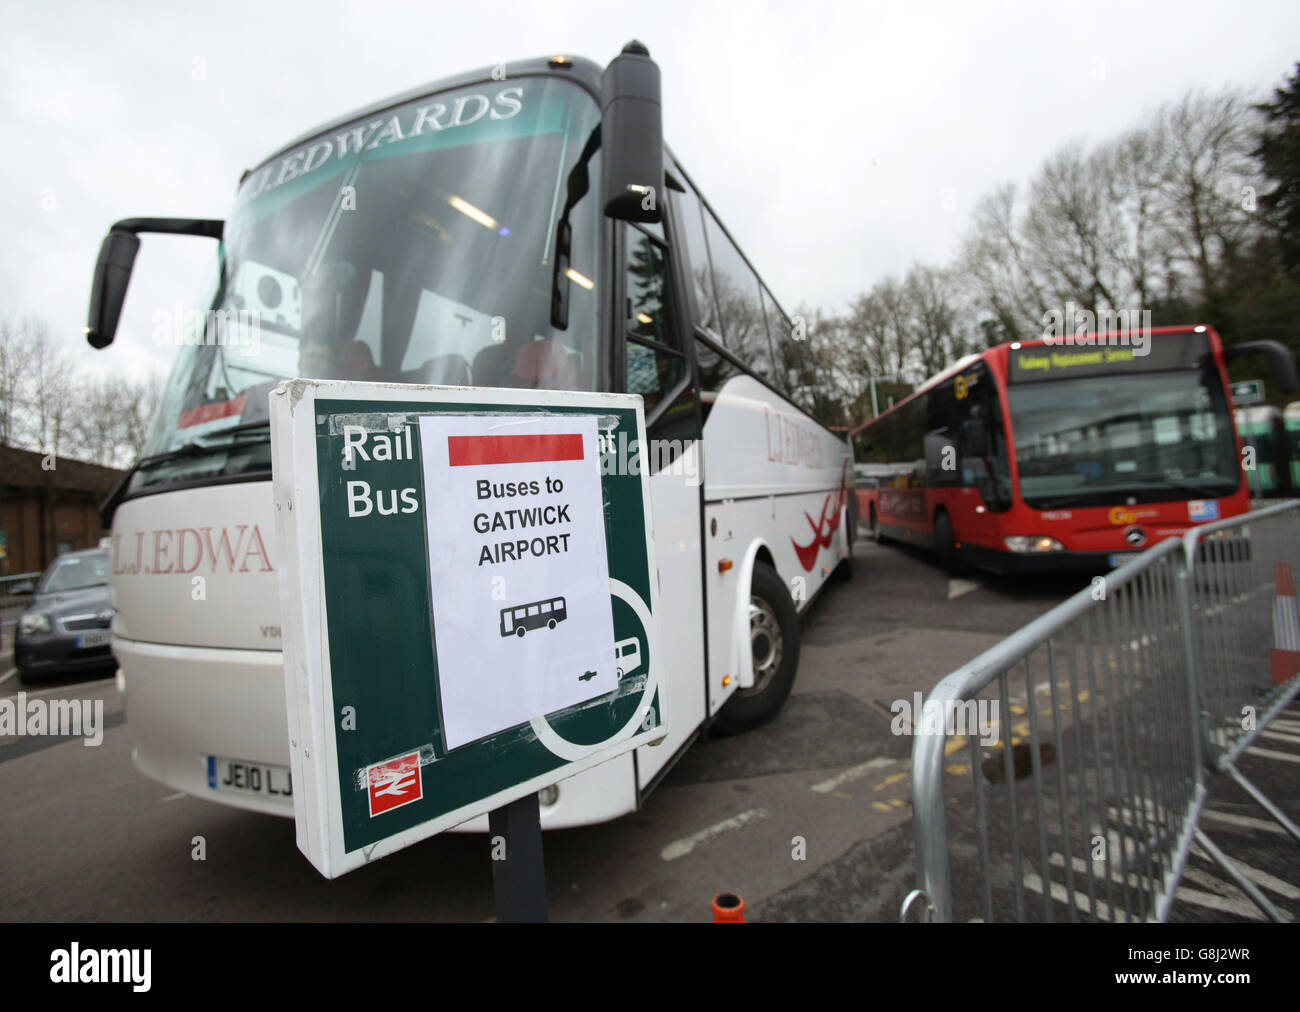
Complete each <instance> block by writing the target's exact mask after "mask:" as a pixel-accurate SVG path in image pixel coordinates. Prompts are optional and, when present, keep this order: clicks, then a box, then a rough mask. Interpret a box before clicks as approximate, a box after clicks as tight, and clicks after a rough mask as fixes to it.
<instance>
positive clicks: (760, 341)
mask: <svg viewBox="0 0 1300 1012" xmlns="http://www.w3.org/2000/svg"><path fill="white" fill-rule="evenodd" d="M704 232H705V235H706V236H707V237H708V241H709V259H710V261H711V262H712V264H713V293H714V296H715V297H716V298H717V300H718V315H719V318H720V320H721V323H722V345H723V347H724V348H726V349H727V351H729V352H731V353H732V354H733V355H735V356H736V358H738V359H740V361H741V362H743V363H744V364H745V365H747V366H749V368H750V369H752V370H753V371H754V372H755V373H756V374H757V375H759V376H761V377H762V378H763V379H765V380H768V381H770V380H771V378H772V346H771V344H770V343H769V342H768V337H767V319H766V316H765V314H764V312H763V301H762V294H761V291H760V289H759V283H758V275H756V274H755V273H754V271H753V270H752V269H751V268H750V266H749V264H747V263H746V262H745V258H744V257H743V256H742V255H741V253H740V251H739V250H738V249H736V247H735V245H734V244H733V243H732V241H731V239H729V238H728V237H727V234H726V233H725V232H724V231H723V230H722V226H721V225H719V224H718V221H717V219H716V218H714V217H713V215H712V214H710V213H709V211H708V210H707V209H705V211H704Z"/></svg>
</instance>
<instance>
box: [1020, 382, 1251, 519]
mask: <svg viewBox="0 0 1300 1012" xmlns="http://www.w3.org/2000/svg"><path fill="white" fill-rule="evenodd" d="M1007 395H1008V405H1009V408H1010V412H1011V424H1012V428H1013V430H1014V432H1015V445H1016V461H1017V464H1018V466H1019V472H1020V492H1021V497H1022V498H1023V499H1024V501H1025V503H1026V504H1027V505H1029V506H1033V507H1036V508H1038V509H1057V508H1060V507H1063V506H1089V505H1094V506H1095V505H1107V504H1113V503H1122V502H1124V501H1126V500H1130V499H1131V500H1132V501H1134V502H1159V501H1165V500H1169V499H1181V498H1204V499H1211V498H1216V497H1220V496H1226V495H1231V494H1232V493H1233V492H1234V491H1235V490H1236V488H1237V485H1238V482H1239V480H1240V479H1239V476H1238V471H1237V460H1236V446H1235V442H1234V440H1233V429H1232V419H1231V418H1230V417H1229V415H1228V408H1227V403H1226V400H1225V399H1224V396H1223V390H1222V385H1221V384H1220V383H1219V382H1218V374H1217V373H1216V372H1214V371H1213V370H1190V369H1183V370H1178V371H1176V372H1156V373H1150V372H1142V373H1136V372H1126V373H1122V374H1119V375H1115V374H1112V375H1107V376H1105V377H1104V378H1103V377H1099V376H1091V377H1087V378H1076V379H1064V380H1058V381H1055V382H1047V383H1032V384H1030V383H1019V384H1008V387H1007Z"/></svg>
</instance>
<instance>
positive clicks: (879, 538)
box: [871, 502, 889, 545]
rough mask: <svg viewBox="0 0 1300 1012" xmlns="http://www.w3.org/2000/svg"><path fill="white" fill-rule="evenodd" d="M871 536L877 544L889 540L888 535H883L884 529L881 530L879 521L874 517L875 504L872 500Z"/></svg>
mask: <svg viewBox="0 0 1300 1012" xmlns="http://www.w3.org/2000/svg"><path fill="white" fill-rule="evenodd" d="M871 536H872V537H874V539H875V541H876V544H878V545H883V544H885V541H888V540H889V539H888V537H885V535H884V531H881V529H880V522H879V520H878V519H876V505H875V503H874V502H872V503H871Z"/></svg>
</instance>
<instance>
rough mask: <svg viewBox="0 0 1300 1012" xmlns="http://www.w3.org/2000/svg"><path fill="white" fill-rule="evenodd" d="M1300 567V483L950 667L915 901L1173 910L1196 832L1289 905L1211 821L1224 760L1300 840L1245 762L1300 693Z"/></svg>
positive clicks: (1209, 849) (963, 909) (910, 905)
mask: <svg viewBox="0 0 1300 1012" xmlns="http://www.w3.org/2000/svg"><path fill="white" fill-rule="evenodd" d="M1297 571H1300V501H1296V502H1289V503H1283V504H1281V505H1278V506H1275V507H1272V508H1269V509H1265V510H1261V511H1259V512H1256V513H1251V514H1247V515H1246V516H1242V517H1236V518H1233V519H1231V520H1226V521H1221V522H1218V523H1213V524H1207V525H1204V526H1201V527H1197V528H1195V529H1193V530H1191V531H1189V532H1188V533H1187V535H1186V536H1185V537H1184V538H1182V539H1177V538H1173V539H1169V540H1166V541H1163V542H1161V543H1159V544H1157V545H1156V546H1154V547H1152V548H1151V549H1149V550H1147V551H1146V552H1144V553H1142V554H1141V555H1140V556H1138V557H1137V558H1136V559H1133V560H1132V561H1130V562H1128V563H1127V564H1125V565H1123V566H1121V567H1119V568H1118V569H1116V570H1114V571H1113V572H1111V573H1108V574H1106V575H1105V576H1104V577H1097V578H1095V579H1094V581H1093V583H1092V585H1091V586H1089V587H1085V588H1084V589H1083V590H1081V591H1079V592H1078V593H1077V594H1075V595H1074V596H1073V597H1071V598H1069V599H1068V600H1066V601H1065V602H1064V603H1062V604H1061V605H1059V606H1058V607H1056V608H1054V609H1053V610H1051V611H1050V612H1048V613H1047V614H1045V615H1043V616H1041V617H1040V618H1038V619H1036V620H1035V621H1033V622H1031V623H1030V624H1028V625H1027V626H1025V627H1024V628H1022V629H1020V630H1019V631H1018V632H1016V633H1014V634H1013V635H1012V636H1010V637H1008V638H1007V639H1006V640H1004V641H1002V642H1001V643H999V644H998V645H996V646H995V647H993V648H992V649H990V650H987V651H985V652H984V653H983V654H981V655H980V656H979V657H977V658H975V659H974V660H972V661H970V662H969V663H968V664H965V665H963V666H962V667H961V668H959V669H957V670H956V671H954V672H953V673H952V674H950V675H948V676H947V677H946V678H944V679H943V680H942V681H941V682H940V683H939V684H938V685H937V686H935V688H934V690H933V691H932V692H931V693H930V695H929V698H928V699H927V700H926V701H925V704H924V713H925V720H926V721H927V723H926V725H925V727H923V728H921V729H920V730H921V731H923V732H927V733H918V734H917V735H916V739H915V742H914V745H913V750H912V809H913V823H914V830H915V836H916V865H917V876H918V880H919V887H918V888H917V889H914V890H913V891H912V892H911V893H910V894H909V895H908V897H907V898H906V899H905V900H904V902H903V907H902V911H901V917H902V919H903V920H910V919H917V917H918V913H917V912H918V910H919V911H920V914H919V917H920V918H921V919H927V920H937V921H954V920H984V921H994V920H1017V921H1026V920H1041V921H1053V920H1069V921H1079V920H1084V921H1117V920H1124V921H1133V920H1144V921H1145V920H1165V919H1167V917H1168V915H1169V911H1170V908H1171V907H1172V905H1173V896H1174V890H1175V889H1176V888H1177V885H1178V880H1179V877H1180V876H1181V874H1182V869H1183V866H1184V864H1185V862H1186V860H1187V855H1188V852H1189V851H1190V850H1191V847H1192V845H1193V843H1194V842H1195V843H1196V844H1198V845H1199V846H1200V847H1201V848H1202V849H1203V850H1204V851H1205V852H1206V853H1208V854H1209V855H1210V856H1211V858H1212V859H1213V860H1215V861H1216V862H1217V863H1218V864H1219V865H1220V866H1221V867H1223V869H1224V870H1225V871H1226V872H1227V873H1228V874H1229V875H1230V876H1231V877H1232V878H1233V880H1234V881H1235V882H1236V883H1237V884H1238V885H1239V886H1240V887H1241V888H1242V890H1243V891H1244V892H1246V893H1247V895H1249V896H1250V897H1251V899H1252V900H1254V901H1255V903H1256V904H1257V905H1259V906H1260V908H1261V909H1262V910H1264V911H1265V913H1266V914H1267V915H1268V916H1269V917H1270V918H1272V919H1275V920H1282V919H1284V918H1283V915H1282V914H1281V913H1280V912H1279V911H1278V910H1277V909H1276V908H1275V907H1274V906H1273V905H1272V904H1271V903H1270V902H1269V901H1268V899H1267V898H1266V897H1264V896H1263V894H1262V893H1261V892H1260V891H1259V890H1258V889H1257V888H1256V887H1255V885H1254V884H1253V883H1252V882H1250V881H1249V880H1248V879H1247V878H1246V877H1245V876H1244V875H1242V874H1241V873H1240V871H1238V869H1236V867H1235V866H1233V865H1232V863H1231V861H1230V860H1229V859H1228V858H1227V857H1226V856H1225V855H1224V854H1223V853H1222V852H1221V851H1220V850H1219V849H1218V848H1217V847H1215V845H1214V844H1213V842H1212V841H1210V840H1209V839H1208V837H1206V836H1205V834H1204V833H1203V832H1202V831H1201V830H1199V829H1198V828H1197V821H1198V817H1199V814H1200V809H1201V806H1202V804H1203V803H1204V799H1205V795H1206V780H1207V774H1208V773H1210V772H1218V771H1221V772H1223V773H1226V774H1228V775H1230V776H1232V777H1233V778H1234V779H1235V780H1236V781H1237V782H1238V783H1240V784H1241V785H1242V786H1243V788H1244V789H1246V790H1247V791H1248V792H1249V793H1250V794H1251V795H1252V797H1254V798H1255V799H1256V800H1257V801H1259V803H1260V804H1261V806H1262V807H1264V808H1265V810H1266V811H1268V812H1269V813H1270V814H1271V815H1272V816H1273V817H1274V818H1275V819H1277V820H1278V821H1279V822H1280V823H1281V824H1282V825H1283V826H1284V827H1285V828H1286V829H1287V830H1288V831H1289V832H1290V833H1292V835H1293V836H1296V839H1297V840H1300V831H1297V829H1296V827H1295V826H1294V824H1292V823H1291V822H1290V820H1288V819H1287V818H1286V816H1285V815H1284V814H1283V813H1282V812H1281V811H1280V810H1278V809H1277V807H1276V806H1275V805H1273V804H1272V803H1271V802H1270V801H1269V800H1268V799H1267V798H1266V797H1265V796H1264V795H1263V794H1262V793H1261V792H1259V791H1258V790H1257V789H1256V788H1255V787H1254V785H1252V784H1250V783H1249V782H1248V781H1246V779H1245V778H1244V777H1242V776H1241V774H1240V773H1239V772H1238V771H1237V770H1236V768H1235V767H1234V766H1233V762H1234V760H1235V759H1236V758H1237V757H1238V756H1239V755H1240V754H1241V752H1242V751H1243V750H1244V749H1245V748H1247V747H1248V746H1249V745H1250V743H1251V742H1252V741H1253V740H1254V738H1255V737H1256V736H1257V735H1258V733H1259V732H1260V731H1262V730H1263V729H1264V728H1265V727H1267V725H1268V723H1269V721H1271V720H1272V719H1273V717H1274V716H1275V715H1276V714H1277V713H1278V712H1279V711H1280V710H1281V709H1282V708H1283V707H1285V706H1286V705H1287V704H1288V703H1289V702H1290V700H1292V699H1293V698H1295V696H1296V694H1297V692H1300V677H1297V673H1300V614H1298V613H1297V611H1296V607H1295V604H1296V599H1295V597H1294V581H1293V578H1292V576H1291V574H1292V572H1297ZM1288 594H1289V595H1291V596H1289V597H1288V596H1287V595H1288ZM1275 644H1276V645H1275ZM945 773H947V774H948V776H947V778H946V779H945ZM945 790H947V791H948V793H947V795H945ZM950 815H951V816H952V822H951V825H950V823H949V816H950ZM954 868H955V869H957V874H956V876H954V874H953V869H954Z"/></svg>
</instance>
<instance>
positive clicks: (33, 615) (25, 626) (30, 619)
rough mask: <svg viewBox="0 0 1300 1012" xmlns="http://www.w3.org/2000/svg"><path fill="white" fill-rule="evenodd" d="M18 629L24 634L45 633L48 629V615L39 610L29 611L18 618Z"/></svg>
mask: <svg viewBox="0 0 1300 1012" xmlns="http://www.w3.org/2000/svg"><path fill="white" fill-rule="evenodd" d="M18 631H19V632H20V633H22V634H23V635H24V636H30V635H32V633H47V632H49V631H50V616H48V615H46V614H45V613H44V612H40V611H29V612H27V613H26V614H24V615H23V617H22V618H20V619H19V620H18Z"/></svg>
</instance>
